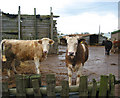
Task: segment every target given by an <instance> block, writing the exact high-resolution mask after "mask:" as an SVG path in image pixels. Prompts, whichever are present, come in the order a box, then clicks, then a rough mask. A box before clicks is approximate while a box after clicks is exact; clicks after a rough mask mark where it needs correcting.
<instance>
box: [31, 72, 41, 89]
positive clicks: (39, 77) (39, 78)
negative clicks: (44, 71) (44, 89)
mask: <svg viewBox="0 0 120 98" xmlns="http://www.w3.org/2000/svg"><path fill="white" fill-rule="evenodd" d="M33 79H38V83H39V86H41V75H40V74H36V75H32V76H30V87H32V80H33Z"/></svg>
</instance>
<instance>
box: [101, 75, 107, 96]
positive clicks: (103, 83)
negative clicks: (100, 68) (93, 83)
mask: <svg viewBox="0 0 120 98" xmlns="http://www.w3.org/2000/svg"><path fill="white" fill-rule="evenodd" d="M107 91H108V76H103V75H101V79H100V88H99V96H107Z"/></svg>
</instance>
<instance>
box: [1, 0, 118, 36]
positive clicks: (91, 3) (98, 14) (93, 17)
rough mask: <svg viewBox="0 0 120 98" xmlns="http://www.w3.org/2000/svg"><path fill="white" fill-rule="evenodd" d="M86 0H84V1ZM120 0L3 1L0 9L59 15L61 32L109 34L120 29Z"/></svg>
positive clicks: (58, 22)
mask: <svg viewBox="0 0 120 98" xmlns="http://www.w3.org/2000/svg"><path fill="white" fill-rule="evenodd" d="M83 1H84V2H83ZM96 1H97V2H96ZM118 1H119V0H1V2H0V9H1V10H2V11H3V12H5V13H10V14H17V13H18V6H21V13H22V14H33V13H34V8H36V10H37V14H40V15H48V14H50V7H52V11H53V14H54V15H59V16H60V17H59V18H58V19H57V20H58V21H57V27H58V31H59V33H64V34H72V33H81V32H89V33H98V31H99V25H100V26H101V32H103V33H108V32H112V31H114V30H117V29H118Z"/></svg>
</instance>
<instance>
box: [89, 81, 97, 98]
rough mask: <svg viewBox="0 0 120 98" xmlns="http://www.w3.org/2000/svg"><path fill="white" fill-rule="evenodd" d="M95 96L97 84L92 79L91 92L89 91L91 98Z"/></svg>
mask: <svg viewBox="0 0 120 98" xmlns="http://www.w3.org/2000/svg"><path fill="white" fill-rule="evenodd" d="M96 94H97V83H96V80H95V79H93V87H92V91H91V95H90V96H91V98H92V97H93V96H94V97H96Z"/></svg>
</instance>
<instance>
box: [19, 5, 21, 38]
mask: <svg viewBox="0 0 120 98" xmlns="http://www.w3.org/2000/svg"><path fill="white" fill-rule="evenodd" d="M20 35H21V34H20V6H19V8H18V39H21V36H20Z"/></svg>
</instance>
